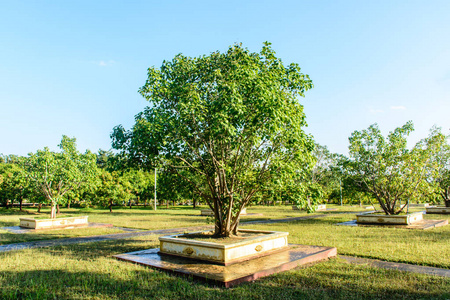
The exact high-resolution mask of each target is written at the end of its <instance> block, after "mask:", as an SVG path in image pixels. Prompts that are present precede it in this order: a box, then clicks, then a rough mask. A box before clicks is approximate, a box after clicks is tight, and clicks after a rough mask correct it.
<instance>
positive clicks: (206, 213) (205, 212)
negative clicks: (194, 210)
mask: <svg viewBox="0 0 450 300" xmlns="http://www.w3.org/2000/svg"><path fill="white" fill-rule="evenodd" d="M246 214H247V208H245V207H244V208H243V209H242V211H241V214H240V215H241V216H245V215H246ZM200 215H201V216H214V212H213V211H212V210H210V209H202V210H201V212H200Z"/></svg>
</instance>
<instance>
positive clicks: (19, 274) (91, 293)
mask: <svg viewBox="0 0 450 300" xmlns="http://www.w3.org/2000/svg"><path fill="white" fill-rule="evenodd" d="M152 247H157V240H156V237H155V236H150V237H146V238H138V239H129V240H120V241H108V242H100V243H88V244H79V245H70V246H61V247H53V248H42V249H27V250H22V251H15V252H9V253H0V286H1V289H0V299H448V298H449V297H450V293H449V291H450V279H449V278H443V277H434V276H426V275H420V274H412V273H402V272H399V271H392V270H384V269H377V268H371V267H368V266H358V265H351V264H348V263H347V262H345V261H344V260H342V259H333V260H330V261H326V262H321V263H318V264H315V265H312V266H309V267H307V268H300V269H295V270H291V271H288V272H284V273H280V274H276V275H272V276H269V277H265V278H262V279H260V280H257V281H255V282H253V283H244V284H242V285H239V286H237V287H234V288H231V289H224V288H220V287H215V286H214V285H211V284H205V283H202V282H197V281H195V280H193V279H191V278H181V277H178V276H173V275H170V274H167V273H165V272H160V271H157V270H154V269H151V268H146V267H143V266H139V265H136V264H132V263H128V262H123V261H118V260H116V259H114V258H112V257H111V255H114V254H118V253H124V252H130V251H135V250H141V249H147V248H152Z"/></svg>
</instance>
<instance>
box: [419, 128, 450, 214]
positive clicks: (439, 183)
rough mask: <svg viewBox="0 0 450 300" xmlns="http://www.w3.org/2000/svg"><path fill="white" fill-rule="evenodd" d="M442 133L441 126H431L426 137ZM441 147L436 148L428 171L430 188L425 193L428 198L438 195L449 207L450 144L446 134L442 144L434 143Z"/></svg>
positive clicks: (436, 136) (430, 137)
mask: <svg viewBox="0 0 450 300" xmlns="http://www.w3.org/2000/svg"><path fill="white" fill-rule="evenodd" d="M442 137H444V135H443V134H442V132H441V128H439V127H436V126H435V127H433V128H432V129H431V131H430V136H429V138H428V139H433V138H434V139H437V138H442ZM435 144H437V145H440V146H441V147H440V148H439V149H437V151H436V155H435V156H434V166H435V167H434V168H432V169H431V172H430V182H431V183H432V188H431V189H427V190H426V192H425V193H426V194H428V195H429V198H432V196H431V195H432V194H434V195H438V197H439V198H441V200H443V201H444V204H445V206H446V207H450V145H449V143H448V136H445V137H444V142H443V143H442V144H439V143H435Z"/></svg>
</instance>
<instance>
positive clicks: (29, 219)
mask: <svg viewBox="0 0 450 300" xmlns="http://www.w3.org/2000/svg"><path fill="white" fill-rule="evenodd" d="M87 217H88V216H79V217H64V218H56V219H51V218H48V219H35V218H19V220H26V221H49V220H50V221H51V220H64V219H81V218H87Z"/></svg>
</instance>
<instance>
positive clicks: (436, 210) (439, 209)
mask: <svg viewBox="0 0 450 300" xmlns="http://www.w3.org/2000/svg"><path fill="white" fill-rule="evenodd" d="M426 212H427V214H450V207H445V206H429V207H427V208H426Z"/></svg>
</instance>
